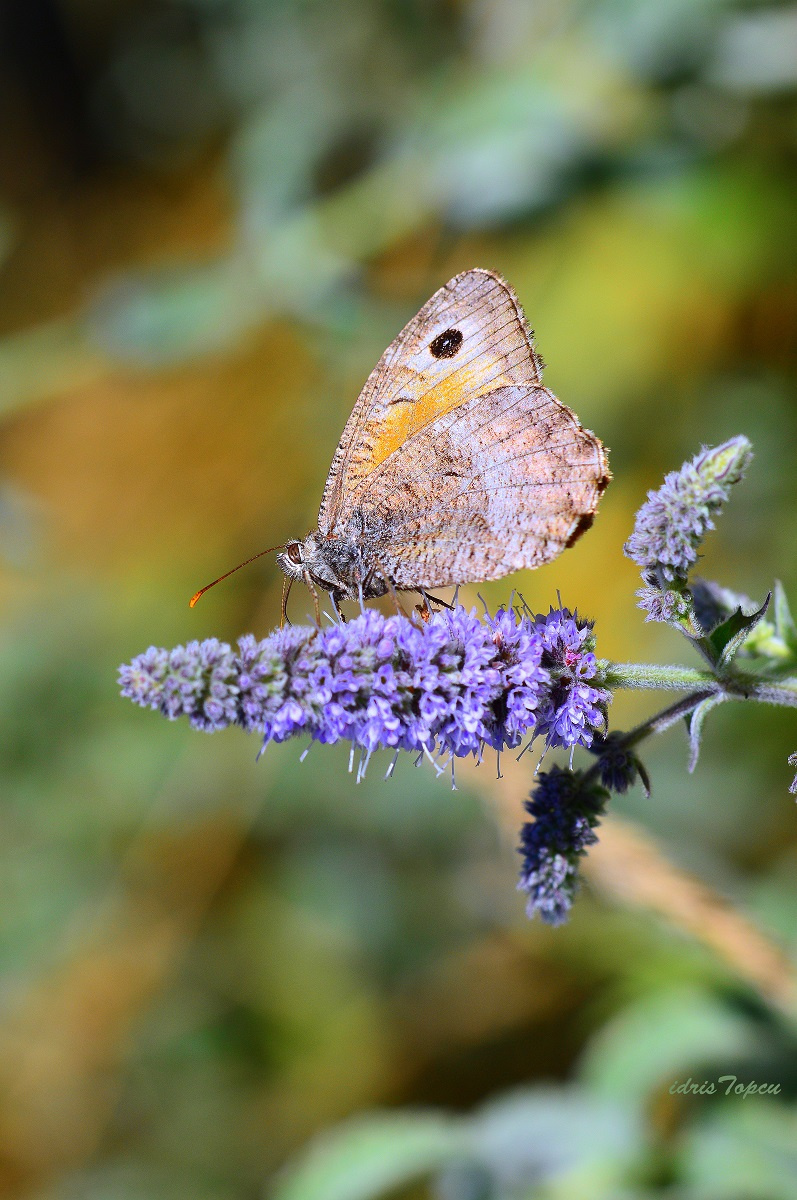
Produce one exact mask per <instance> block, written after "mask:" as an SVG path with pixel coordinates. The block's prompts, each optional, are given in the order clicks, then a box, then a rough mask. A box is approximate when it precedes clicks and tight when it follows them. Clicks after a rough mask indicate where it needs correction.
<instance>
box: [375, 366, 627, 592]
mask: <svg viewBox="0 0 797 1200" xmlns="http://www.w3.org/2000/svg"><path fill="white" fill-rule="evenodd" d="M608 480H609V474H608V468H607V464H606V457H605V454H604V450H603V446H602V445H601V443H600V441H599V440H598V439H597V438H596V437H595V435H594V434H593V433H590V432H589V430H586V429H583V428H582V427H581V425H580V424H579V423H578V420H577V418H576V417H575V415H574V414H573V413H572V412H570V410H569V409H568V408H566V407H565V406H564V405H563V404H560V402H559V401H558V400H557V398H556V397H555V396H554V395H553V393H552V392H550V391H549V390H548V389H547V388H543V387H539V386H537V387H524V386H511V387H502V388H498V389H496V390H494V391H491V392H488V393H486V394H483V395H480V396H472V397H468V398H467V399H466V400H465V402H464V403H463V404H461V405H460V406H459V407H457V408H456V410H452V411H450V412H448V413H445V414H444V415H443V416H441V417H439V418H438V419H437V420H436V421H435V422H433V424H432V425H431V426H429V427H426V428H425V429H424V430H422V431H420V432H419V433H417V434H416V435H415V436H414V437H413V438H412V439H411V440H410V442H409V443H407V444H406V445H405V447H404V449H403V450H402V451H400V452H399V451H397V452H396V453H395V454H393V455H391V457H390V458H389V459H386V460H385V461H384V463H383V464H381V465H380V466H379V467H378V468H377V469H376V470H375V471H374V472H372V474H371V475H370V476H369V477H368V479H367V480H366V481H365V483H364V485H363V486H362V487H361V488H360V489H358V492H357V500H358V502H359V505H360V509H359V512H360V513H361V514H362V517H361V520H362V525H363V537H362V544H363V550H364V552H365V554H366V556H367V557H369V558H370V559H371V561H372V562H373V563H375V564H377V566H378V568H379V569H380V570H381V571H383V572H384V573H385V574H386V575H387V576H388V577H389V578H390V579H391V580H392V581H393V583H394V584H395V585H396V587H399V588H418V587H424V588H427V587H428V588H432V587H443V586H446V585H448V584H455V583H472V582H479V581H482V580H486V579H498V578H500V577H501V576H503V575H507V574H509V572H511V571H517V570H520V569H522V568H526V567H537V566H540V565H541V564H542V563H545V562H549V561H550V560H551V559H553V558H555V557H556V556H557V555H558V554H559V553H561V551H562V550H563V549H564V548H565V547H566V546H568V545H572V543H573V542H574V541H575V539H576V538H577V537H578V536H579V535H580V534H581V533H583V532H584V530H585V529H587V528H588V527H589V525H590V524H591V523H592V515H593V514H594V512H595V510H596V508H597V505H598V500H599V499H600V496H601V493H602V492H603V490H604V488H605V487H606V484H607V483H608Z"/></svg>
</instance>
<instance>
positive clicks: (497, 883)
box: [0, 0, 797, 1200]
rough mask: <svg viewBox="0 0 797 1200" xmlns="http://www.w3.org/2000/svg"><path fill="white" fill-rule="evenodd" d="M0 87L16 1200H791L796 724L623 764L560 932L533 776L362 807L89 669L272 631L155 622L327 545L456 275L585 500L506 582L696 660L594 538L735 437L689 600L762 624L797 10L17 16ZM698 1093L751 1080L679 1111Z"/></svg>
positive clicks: (5, 939)
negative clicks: (314, 543)
mask: <svg viewBox="0 0 797 1200" xmlns="http://www.w3.org/2000/svg"><path fill="white" fill-rule="evenodd" d="M0 57H1V58H2V64H1V65H2V70H1V71H0V267H1V269H2V274H1V275H0V288H2V295H1V299H0V419H1V420H2V436H1V437H0V605H1V611H2V632H1V634H0V755H1V756H2V768H1V771H2V775H1V778H0V783H1V786H2V797H1V798H0V800H1V804H2V808H1V810H0V821H1V822H2V827H1V829H0V973H1V975H2V984H1V985H0V1194H2V1195H3V1196H9V1197H12V1196H13V1197H25V1198H28V1197H35V1198H37V1200H161V1198H167V1197H168V1198H169V1200H172V1198H174V1200H182V1198H186V1200H188V1198H190V1200H249V1198H254V1197H258V1196H261V1195H262V1194H263V1193H264V1189H265V1191H266V1194H268V1195H271V1196H275V1197H278V1198H279V1200H369V1198H370V1197H372V1196H373V1197H377V1196H382V1195H388V1194H390V1195H393V1194H399V1195H402V1196H412V1197H426V1196H434V1197H437V1198H438V1200H493V1198H494V1200H505V1198H515V1197H517V1198H518V1200H520V1198H526V1197H529V1198H532V1197H548V1196H566V1197H580V1196H585V1197H587V1196H589V1197H602V1196H606V1197H613V1198H615V1197H616V1198H622V1197H629V1198H630V1197H642V1196H649V1195H663V1196H671V1197H677V1198H679V1200H680V1198H689V1197H700V1198H707V1200H708V1198H713V1197H739V1198H740V1200H758V1198H760V1200H778V1198H780V1197H795V1196H797V1149H795V1148H796V1147H797V1107H796V1106H795V1096H796V1095H797V1032H796V1031H797V1025H795V1021H794V1013H795V1012H797V1004H795V1002H794V995H795V987H794V978H795V975H794V969H793V959H794V954H795V951H796V950H797V934H796V932H795V929H796V920H797V876H796V875H795V867H797V813H795V809H794V803H793V800H792V798H791V797H790V796H789V795H788V791H787V789H788V784H789V782H790V780H791V773H790V771H789V768H788V766H787V764H786V757H787V755H788V754H789V753H790V752H792V751H794V750H796V749H797V734H795V729H794V721H793V719H792V718H791V717H789V715H788V713H785V714H784V713H783V712H781V711H779V710H774V711H767V710H766V709H764V708H763V707H761V708H759V709H757V710H752V708H750V709H748V708H747V707H744V708H743V707H742V706H733V705H728V706H724V707H723V708H722V709H721V710H720V711H719V712H718V713H716V714H715V715H713V717H712V720H711V721H710V724H709V729H708V733H707V737H706V740H705V748H704V752H703V755H702V757H701V761H700V764H699V767H698V769H697V772H696V773H695V775H694V776H691V777H690V776H688V775H687V774H686V771H685V761H686V751H685V745H684V739H683V737H682V735H681V734H680V731H679V730H677V729H676V730H671V731H670V732H669V733H668V734H666V735H665V736H664V737H662V738H661V739H660V741H659V744H656V745H654V746H652V747H651V748H650V751H649V753H648V754H647V758H646V761H647V762H648V765H649V768H650V770H651V774H652V777H653V783H654V793H653V797H652V798H651V799H650V800H647V799H645V797H644V796H643V795H642V794H641V792H640V791H638V790H635V791H634V792H633V793H631V794H630V795H629V796H628V797H626V798H624V799H623V800H622V801H618V802H617V803H616V804H615V805H614V814H615V815H614V816H613V818H611V819H610V820H608V821H607V822H606V824H605V826H604V832H603V837H602V840H601V845H600V847H598V848H596V851H595V854H594V855H592V856H591V858H590V866H589V871H590V876H589V885H588V886H587V887H586V888H585V890H584V892H583V893H582V896H581V897H580V899H579V902H578V904H577V906H576V908H575V910H574V914H573V917H572V920H571V922H570V924H569V925H568V926H567V927H565V928H563V929H561V930H550V929H547V928H544V927H540V925H539V924H537V923H535V924H530V923H528V922H527V921H526V919H525V917H524V915H523V905H522V898H521V897H519V896H518V895H517V894H516V892H515V890H514V889H515V880H516V871H517V867H518V860H517V855H516V854H515V852H514V842H515V839H516V834H517V829H518V827H519V824H520V820H521V805H522V800H523V797H524V793H525V792H526V791H527V790H528V787H529V786H530V772H531V767H530V766H526V760H524V763H523V764H521V767H520V768H516V769H515V770H513V771H510V772H508V778H507V779H506V780H505V781H504V782H503V783H502V784H500V785H499V784H497V783H496V782H495V780H494V778H493V769H492V765H485V766H484V767H483V768H481V769H480V772H478V773H476V772H473V771H471V772H469V773H468V772H465V771H463V773H462V778H461V780H460V790H459V791H458V792H456V793H452V792H451V791H450V790H448V787H447V784H446V781H445V780H440V781H438V780H435V779H434V777H433V775H432V773H431V771H430V770H428V769H426V768H421V769H418V770H415V769H414V768H413V767H412V765H411V764H410V763H409V762H404V763H401V764H399V768H398V769H397V771H396V774H395V776H394V778H393V779H392V780H391V781H389V782H387V783H385V782H382V779H381V774H382V772H381V771H380V769H379V763H375V764H374V765H373V766H372V769H371V771H370V773H369V777H368V779H367V781H366V782H365V783H364V784H361V785H359V786H355V785H354V782H353V779H352V777H350V776H349V775H348V773H347V770H346V767H347V755H346V752H345V749H343V748H340V749H329V748H321V747H314V748H313V750H312V751H311V753H310V755H309V757H308V758H307V760H306V761H305V762H302V763H300V762H299V748H298V747H297V746H295V745H293V744H291V743H289V744H287V745H285V746H282V747H271V748H270V749H269V750H268V752H267V753H266V755H265V756H264V758H263V759H262V760H261V761H260V762H259V763H256V762H255V753H256V750H257V746H256V744H255V741H254V740H253V739H246V738H245V737H244V735H243V734H241V733H239V732H237V731H230V732H228V733H223V734H217V735H216V736H214V737H212V738H208V737H203V736H200V735H198V734H195V733H192V732H191V731H190V730H188V729H186V728H184V727H183V726H181V725H179V724H176V725H168V724H167V723H166V722H164V721H162V720H160V719H159V718H158V717H157V716H155V715H153V714H150V713H143V712H141V711H140V710H137V709H134V708H133V707H132V706H131V705H130V704H128V703H126V702H124V701H122V700H121V699H119V697H118V693H117V688H116V682H115V673H116V667H117V665H118V664H119V663H120V662H122V661H124V660H128V659H129V658H131V657H132V656H133V655H134V654H136V653H138V652H139V651H141V650H143V649H144V648H145V647H146V646H147V645H149V644H150V643H155V644H157V645H165V646H169V645H173V644H175V643H177V642H184V641H186V640H188V639H190V638H193V637H204V636H210V635H216V636H219V637H221V638H224V639H227V640H230V639H234V638H235V637H236V636H237V635H238V634H240V633H242V632H246V631H254V632H255V633H257V634H258V635H260V636H263V635H265V634H266V633H267V632H268V631H269V630H270V629H271V627H272V626H273V625H274V624H275V623H276V618H277V615H278V611H279V586H280V583H279V580H278V578H277V576H278V572H277V570H276V568H275V567H274V565H273V562H269V560H264V561H263V563H260V564H257V565H256V566H253V567H252V568H249V569H248V570H247V571H246V572H242V573H241V574H240V575H237V576H236V577H235V579H234V580H231V581H230V582H229V583H228V584H226V585H225V586H224V587H223V588H219V589H216V590H215V591H214V592H212V593H211V594H210V595H209V596H208V597H206V599H205V600H203V602H202V604H201V605H200V606H199V607H198V608H197V609H196V610H195V611H192V612H189V610H188V608H187V598H188V597H189V596H190V595H191V594H192V592H193V591H194V590H195V589H196V588H197V587H198V586H199V585H200V584H202V583H204V582H206V580H207V579H208V578H212V577H213V576H214V575H216V574H218V573H219V572H221V571H222V570H224V569H226V568H227V567H228V566H230V565H232V564H234V563H235V562H237V561H239V560H240V559H243V558H245V557H246V556H247V555H249V554H251V553H253V552H254V551H256V550H258V549H259V548H261V547H262V546H265V545H270V544H272V543H275V542H279V541H282V540H284V539H287V538H289V537H291V536H296V535H301V534H302V533H304V532H306V531H307V530H308V529H309V528H310V527H311V526H312V525H313V522H314V519H315V514H316V511H317V505H318V501H319V498H320V494H321V490H322V487H323V483H324V479H325V476H326V471H327V469H328V465H329V461H330V459H331V456H332V452H333V450H334V447H335V445H336V442H337V439H338V436H339V434H340V431H341V429H342V427H343V424H344V422H345V419H346V417H347V415H348V413H349V411H350V408H351V406H352V404H353V402H354V400H355V398H356V395H357V393H358V391H359V388H360V387H361V385H362V383H363V381H364V379H365V377H366V375H367V374H368V372H369V370H370V369H371V367H372V366H373V365H374V363H375V362H376V360H377V358H378V357H379V355H380V354H381V352H382V350H383V349H384V347H385V346H386V345H387V343H388V342H389V341H390V340H391V339H392V338H393V337H394V336H395V334H396V333H397V332H398V330H399V329H400V328H401V326H402V325H403V324H404V322H405V321H406V320H407V319H408V318H409V317H410V316H411V315H412V314H413V313H414V312H415V311H416V310H417V308H418V307H419V306H420V304H421V303H422V302H423V301H424V300H425V299H426V298H427V296H428V295H429V294H431V292H432V291H433V290H434V289H435V288H437V287H438V286H439V285H440V284H441V283H443V282H444V281H445V280H446V279H447V278H449V276H450V275H452V274H454V273H455V272H456V271H458V270H462V269H464V268H466V267H471V266H489V267H492V268H495V269H497V270H499V271H501V272H503V273H504V274H505V275H506V277H507V278H508V279H509V280H510V282H511V283H512V284H513V285H514V287H515V288H516V290H517V292H518V293H519V296H520V298H521V301H522V303H523V304H524V306H525V308H526V311H527V313H528V316H529V319H530V321H531V323H532V324H533V325H534V327H535V328H536V330H537V335H538V343H539V346H540V349H541V351H542V353H543V354H544V356H545V358H546V360H547V361H548V362H549V364H550V366H549V369H548V371H547V374H546V382H547V383H548V385H549V386H550V387H552V388H553V389H554V390H555V391H556V392H557V393H558V394H559V395H560V396H561V397H562V399H563V400H564V401H565V402H566V403H567V404H569V405H570V406H572V407H573V408H574V409H575V410H576V411H577V412H578V413H579V415H580V417H581V419H582V420H583V422H584V423H585V424H586V425H588V426H589V427H591V428H594V429H595V430H596V431H597V432H598V433H599V434H600V436H601V437H602V438H603V440H604V441H605V442H606V443H607V445H608V446H609V447H610V451H611V462H612V468H613V471H614V475H615V479H614V482H613V483H612V485H611V487H610V488H609V490H608V492H607V495H606V497H605V500H604V502H603V505H602V509H601V513H600V516H599V519H598V521H597V522H596V524H595V527H594V529H593V530H592V532H591V533H590V534H589V536H588V537H586V538H584V539H583V540H582V541H580V542H579V543H578V545H577V546H576V547H575V548H574V549H573V550H571V551H569V552H568V553H567V554H566V555H565V556H564V557H563V558H562V559H561V560H560V561H558V562H556V563H554V564H552V565H549V566H547V567H545V568H543V569H541V570H539V571H538V572H536V573H534V574H533V575H531V574H529V575H524V576H522V577H517V578H513V579H512V580H511V582H510V581H506V582H501V583H499V584H492V585H489V586H487V587H485V588H484V589H483V591H484V594H485V596H486V597H487V599H488V600H489V602H490V603H491V604H493V605H495V604H498V603H500V602H501V601H505V600H506V599H507V598H508V595H509V590H510V588H511V587H512V586H518V587H520V588H521V589H522V591H523V594H524V595H525V597H526V599H527V600H528V602H529V603H530V604H531V605H532V607H534V608H537V609H547V606H548V604H549V603H550V602H552V601H555V597H556V592H557V589H559V590H560V591H561V594H562V599H563V601H564V602H565V603H566V604H569V605H571V606H575V605H578V607H579V609H580V610H581V611H582V612H585V613H587V614H588V615H590V616H592V617H594V618H595V619H596V622H597V624H596V632H597V636H598V648H599V653H601V654H603V655H605V656H609V657H612V658H615V659H619V660H632V659H649V660H658V661H679V660H680V661H685V660H684V658H683V655H684V653H685V648H684V647H682V646H681V645H680V644H679V642H678V639H677V638H676V637H675V635H674V634H672V633H671V632H670V631H668V630H666V629H661V628H658V627H651V626H650V625H648V626H646V625H645V624H644V621H643V618H642V614H641V613H640V612H639V611H638V610H637V609H636V608H635V601H634V596H633V592H634V589H635V587H636V586H637V577H636V572H635V569H634V568H633V566H632V564H630V563H629V562H628V561H627V560H626V559H624V558H623V556H622V543H623V541H624V540H625V538H626V537H627V536H628V533H629V531H630V528H631V524H632V519H633V513H634V511H635V509H636V508H637V507H638V505H639V503H640V502H641V500H642V499H643V498H644V495H645V491H646V489H647V488H648V487H653V486H656V485H657V483H658V482H659V480H660V478H661V475H662V473H663V472H664V471H665V470H670V469H673V468H674V467H676V466H677V465H679V464H680V462H681V461H682V460H683V459H684V458H686V457H688V456H690V455H691V454H693V453H694V452H695V451H696V450H697V449H698V448H699V446H700V445H701V443H704V442H705V443H709V444H716V443H718V442H720V441H722V440H723V439H725V438H727V437H729V436H731V435H733V434H736V433H744V434H746V435H747V436H748V437H750V438H751V439H752V441H753V443H754V445H755V448H756V451H757V457H756V459H755V463H754V466H753V468H752V470H751V472H750V475H749V478H748V480H747V481H746V482H745V483H744V484H743V485H742V487H741V488H739V489H738V490H737V493H736V494H735V496H734V498H733V500H732V503H731V504H730V506H729V510H728V512H727V513H726V515H725V516H723V518H722V521H721V523H720V527H719V529H718V531H717V533H716V534H714V535H712V536H711V538H710V541H709V543H708V545H707V548H706V559H705V573H706V574H707V575H710V576H713V577H716V578H719V579H720V580H721V581H722V582H723V583H725V584H726V585H727V586H731V587H734V588H736V589H737V590H740V591H745V592H747V593H749V594H750V595H751V596H753V597H755V598H757V599H761V598H762V596H763V595H764V594H765V592H766V591H767V589H768V588H769V587H770V585H771V581H772V578H773V576H775V575H778V576H780V577H781V578H782V579H783V581H784V583H785V584H786V587H787V590H790V591H791V594H792V597H794V596H795V595H796V594H797V520H795V516H796V515H797V514H796V512H795V503H796V501H797V473H795V469H794V458H795V446H796V445H797V437H796V434H797V408H796V407H795V376H796V373H797V349H796V347H797V339H796V338H795V326H796V325H797V271H796V270H795V265H796V263H795V260H796V259H797V240H796V239H795V232H797V205H795V185H796V184H797V105H796V104H795V95H796V92H797V8H795V7H794V5H790V4H775V3H755V2H750V3H732V2H730V0H593V2H590V0H587V2H586V3H584V2H578V0H406V2H405V0H371V2H369V0H343V2H342V3H336V2H334V0H332V2H330V0H327V2H326V3H325V2H323V0H295V2H293V3H291V2H290V0H282V2H280V0H151V2H149V0H148V2H145V0H25V2H24V3H14V2H13V0H10V2H8V3H5V4H3V5H2V7H0ZM469 599H474V600H475V594H474V593H471V594H470V596H469ZM292 604H293V616H294V619H299V618H300V617H301V616H302V613H303V612H304V611H306V610H307V609H308V608H309V604H308V599H307V598H306V597H305V596H303V595H301V594H299V593H297V592H294V596H293V598H292ZM656 703H657V702H656V698H655V697H651V696H633V695H630V696H629V695H626V696H622V697H620V698H619V699H618V701H617V702H616V703H615V705H614V711H613V713H612V722H613V724H614V726H615V727H623V726H626V725H628V724H629V723H630V722H633V721H635V720H638V719H640V718H641V717H642V716H644V715H645V714H647V713H648V712H650V711H652V710H653V708H654V707H655V706H656ZM698 881H699V882H698ZM721 1075H736V1076H737V1077H738V1078H739V1079H740V1080H744V1081H749V1080H751V1079H755V1080H756V1081H758V1082H768V1083H772V1084H779V1085H780V1088H781V1090H780V1094H779V1095H777V1096H764V1097H755V1098H748V1099H745V1100H742V1099H741V1098H739V1097H736V1096H730V1097H725V1096H724V1095H723V1094H722V1091H723V1090H724V1085H723V1089H720V1088H719V1087H718V1094H715V1095H703V1096H686V1095H683V1094H681V1095H679V1094H677V1093H676V1094H671V1093H670V1087H671V1085H673V1084H674V1083H675V1082H676V1081H681V1082H683V1081H684V1080H686V1079H687V1078H689V1077H691V1078H692V1079H694V1080H697V1081H699V1082H702V1081H703V1080H715V1081H716V1079H717V1078H718V1077H719V1076H721ZM319 1137H320V1138H321V1141H320V1142H319V1140H318V1139H319Z"/></svg>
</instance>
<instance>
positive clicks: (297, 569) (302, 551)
mask: <svg viewBox="0 0 797 1200" xmlns="http://www.w3.org/2000/svg"><path fill="white" fill-rule="evenodd" d="M333 557H334V556H333V555H332V554H330V546H329V545H328V544H327V543H326V542H325V539H323V538H322V537H321V536H320V534H318V533H308V535H307V537H305V538H302V539H301V540H298V539H297V540H294V541H290V542H286V544H285V546H284V548H283V549H282V550H281V551H280V553H279V554H278V555H277V565H278V566H279V568H280V569H281V570H282V571H284V572H285V574H286V575H287V576H288V578H289V579H307V577H308V576H309V577H310V579H311V580H312V581H313V583H315V584H317V585H318V586H319V587H322V588H324V589H325V590H326V591H332V590H334V589H336V588H338V587H340V582H341V581H340V579H339V577H338V573H337V571H336V570H335V564H334V562H333V561H332V559H333Z"/></svg>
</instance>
